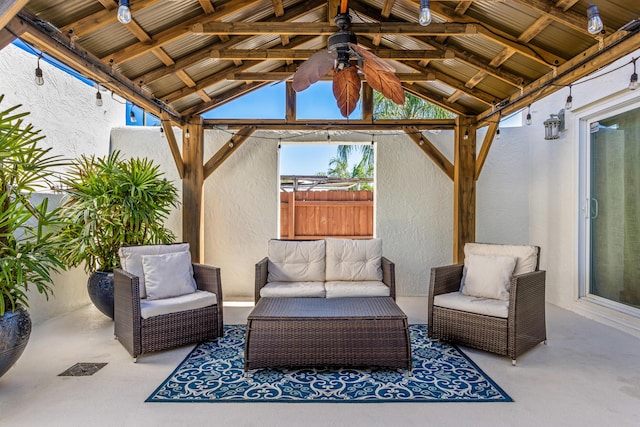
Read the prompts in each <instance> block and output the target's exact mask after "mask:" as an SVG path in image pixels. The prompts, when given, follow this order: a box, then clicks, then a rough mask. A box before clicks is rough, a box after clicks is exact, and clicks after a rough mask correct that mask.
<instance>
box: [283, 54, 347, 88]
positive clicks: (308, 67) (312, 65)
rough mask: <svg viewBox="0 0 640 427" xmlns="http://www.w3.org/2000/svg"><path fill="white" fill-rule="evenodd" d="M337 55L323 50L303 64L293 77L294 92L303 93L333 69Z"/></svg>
mask: <svg viewBox="0 0 640 427" xmlns="http://www.w3.org/2000/svg"><path fill="white" fill-rule="evenodd" d="M336 57H337V53H336V51H335V50H321V51H319V52H316V53H314V54H313V55H311V57H310V58H309V59H307V60H306V61H305V62H303V63H302V64H301V65H300V67H298V69H297V70H296V72H295V74H294V75H293V90H295V91H296V92H301V91H303V90H305V89H306V88H308V87H309V86H311V85H312V84H313V83H315V82H317V81H318V80H320V78H321V77H323V76H325V75H326V74H327V73H328V72H329V71H331V70H332V69H333V66H334V62H335V59H336Z"/></svg>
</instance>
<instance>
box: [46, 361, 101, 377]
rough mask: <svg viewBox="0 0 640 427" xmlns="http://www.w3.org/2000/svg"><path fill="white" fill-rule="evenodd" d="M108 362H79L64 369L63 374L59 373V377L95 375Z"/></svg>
mask: <svg viewBox="0 0 640 427" xmlns="http://www.w3.org/2000/svg"><path fill="white" fill-rule="evenodd" d="M105 365H106V363H85V362H79V363H76V364H75V365H73V366H72V367H70V368H69V369H67V370H66V371H64V372H63V373H61V374H58V376H59V377H87V376H89V375H93V374H95V373H96V372H98V371H99V370H100V369H102V368H103V367H104V366H105Z"/></svg>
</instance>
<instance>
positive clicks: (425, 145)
mask: <svg viewBox="0 0 640 427" xmlns="http://www.w3.org/2000/svg"><path fill="white" fill-rule="evenodd" d="M403 130H404V132H405V133H406V134H407V136H408V137H409V138H411V139H412V140H413V142H415V143H416V144H417V145H418V147H420V149H421V150H422V151H423V152H424V153H425V154H426V155H427V156H429V158H430V159H431V160H433V162H434V163H435V164H436V166H438V167H439V168H440V169H441V170H442V172H444V173H445V175H447V176H448V177H449V179H451V180H453V169H454V168H453V163H451V162H450V161H449V159H447V157H446V156H445V155H444V154H442V152H441V151H440V150H438V148H437V147H436V146H435V145H434V144H433V143H432V142H431V141H429V139H428V138H427V137H426V136H424V135H423V134H422V132H420V129H418V128H417V127H415V126H407V127H405V128H404V129H403Z"/></svg>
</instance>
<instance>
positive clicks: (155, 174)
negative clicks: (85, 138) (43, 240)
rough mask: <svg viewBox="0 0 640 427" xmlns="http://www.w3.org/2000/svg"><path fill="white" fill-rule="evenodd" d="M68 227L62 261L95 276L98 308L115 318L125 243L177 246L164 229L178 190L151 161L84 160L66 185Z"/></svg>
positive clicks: (91, 286)
mask: <svg viewBox="0 0 640 427" xmlns="http://www.w3.org/2000/svg"><path fill="white" fill-rule="evenodd" d="M63 184H64V187H65V192H66V193H67V196H66V198H65V202H64V204H63V214H64V216H65V221H66V226H65V228H64V229H63V230H62V232H61V238H62V239H63V240H65V242H66V243H65V245H64V250H63V255H62V258H63V260H64V261H65V264H66V265H68V266H71V267H76V266H78V265H80V264H82V263H84V268H85V271H87V272H88V273H90V276H89V281H88V283H87V289H88V291H89V297H90V298H91V301H92V302H93V303H94V305H95V306H96V307H97V308H98V309H99V310H100V311H101V312H103V313H104V314H105V315H107V316H109V317H111V318H112V319H113V270H114V269H115V268H117V267H119V266H120V260H119V258H118V249H119V248H120V246H123V245H148V244H161V243H171V242H173V241H174V240H175V236H174V234H173V233H172V232H171V231H170V230H169V229H167V228H166V227H165V226H164V223H165V220H166V219H167V217H168V215H169V213H170V209H171V207H175V206H177V204H178V202H177V197H178V191H177V189H176V187H175V186H174V185H173V183H172V182H170V181H169V180H167V179H166V178H164V177H163V173H162V172H160V170H159V166H157V165H155V164H154V163H153V161H151V160H149V159H146V158H144V159H139V158H131V159H127V160H125V159H122V158H121V155H120V152H119V151H116V152H114V153H111V154H110V155H108V156H106V157H95V156H81V157H80V158H78V159H76V160H74V161H73V162H72V166H71V170H70V171H69V173H68V174H66V178H65V179H64V181H63Z"/></svg>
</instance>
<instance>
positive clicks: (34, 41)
mask: <svg viewBox="0 0 640 427" xmlns="http://www.w3.org/2000/svg"><path fill="white" fill-rule="evenodd" d="M36 22H37V18H36V17H35V16H32V15H31V14H27V13H24V11H23V12H21V13H20V15H19V16H16V17H15V18H14V19H13V20H12V21H11V22H9V24H8V25H7V29H9V30H10V31H11V32H12V33H14V34H22V35H21V38H22V39H23V40H24V41H26V42H27V43H29V44H31V45H33V46H35V47H36V48H37V49H39V50H41V51H43V52H46V53H47V54H48V55H51V56H52V57H54V58H56V59H57V60H59V61H61V62H63V63H64V64H66V65H67V66H69V67H70V68H72V69H74V70H76V71H77V72H79V73H80V74H82V75H83V76H85V77H87V78H89V79H91V80H94V81H96V82H99V83H100V85H101V86H103V87H106V88H108V89H110V90H112V91H113V92H114V93H116V94H117V95H119V96H122V97H123V98H125V99H128V100H129V101H131V102H133V103H135V104H136V105H139V106H140V107H142V108H144V109H145V110H146V111H148V112H150V113H152V114H155V115H157V116H159V115H160V114H162V112H163V111H164V112H166V113H168V114H169V115H171V116H172V117H173V119H174V120H177V121H180V120H181V119H180V117H179V115H178V114H177V113H176V112H175V111H174V110H173V109H171V108H170V107H169V106H167V105H165V104H162V103H160V102H158V101H157V100H156V99H155V98H154V97H153V96H151V94H149V93H147V92H145V91H144V90H142V89H141V88H140V87H138V86H137V85H135V84H134V83H133V82H132V81H130V80H129V79H128V78H126V77H125V76H123V75H122V74H120V73H118V72H116V71H114V70H113V69H112V68H111V67H109V66H108V65H106V64H104V63H102V62H101V61H100V60H99V59H98V58H96V57H95V56H93V55H92V54H91V53H89V52H88V51H86V50H84V49H81V48H80V47H78V45H76V44H75V43H73V42H72V41H71V40H70V38H69V36H68V35H67V34H66V33H56V32H50V31H47V30H46V29H44V28H41V27H40V26H38V24H37V23H36Z"/></svg>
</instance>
